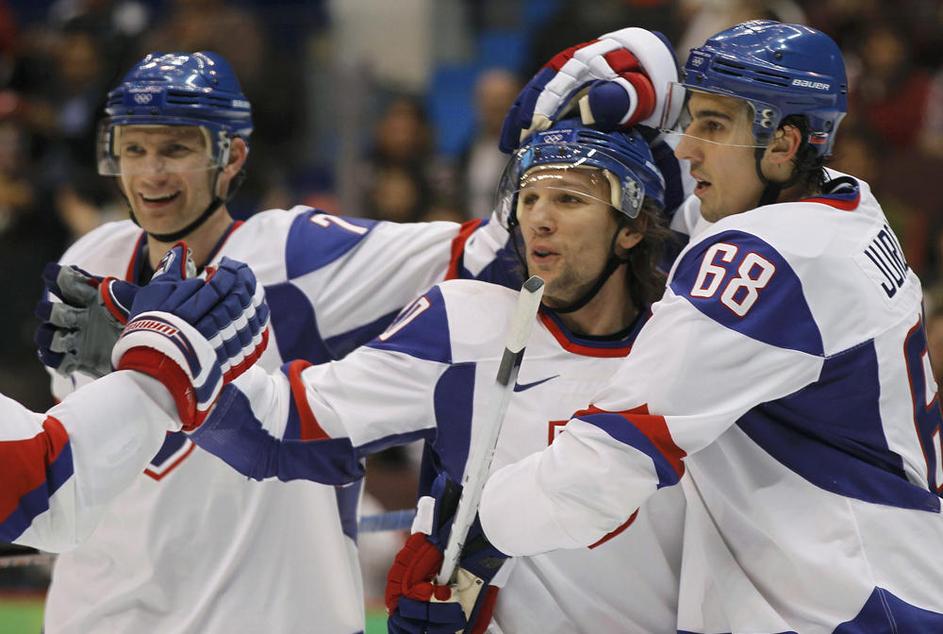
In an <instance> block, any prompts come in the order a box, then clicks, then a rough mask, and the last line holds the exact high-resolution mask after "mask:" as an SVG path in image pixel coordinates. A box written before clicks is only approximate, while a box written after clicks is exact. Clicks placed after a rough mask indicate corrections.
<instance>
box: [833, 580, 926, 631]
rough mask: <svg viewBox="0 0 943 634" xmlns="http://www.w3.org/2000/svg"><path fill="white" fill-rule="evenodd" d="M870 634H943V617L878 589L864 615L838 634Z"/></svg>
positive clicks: (842, 627) (863, 611)
mask: <svg viewBox="0 0 943 634" xmlns="http://www.w3.org/2000/svg"><path fill="white" fill-rule="evenodd" d="M867 632H901V633H903V632H943V614H940V613H939V612H931V611H929V610H924V609H922V608H918V607H917V606H915V605H911V604H909V603H907V602H906V601H904V600H902V599H900V598H898V597H896V596H894V595H893V594H892V593H890V592H888V591H887V590H885V589H884V588H875V589H874V592H872V593H871V596H870V597H869V598H868V600H867V601H866V602H865V604H864V607H863V608H861V612H859V613H858V615H857V616H856V617H855V618H854V619H852V620H851V621H846V622H845V623H842V624H841V625H839V626H838V627H837V628H835V632H834V634H864V633H867Z"/></svg>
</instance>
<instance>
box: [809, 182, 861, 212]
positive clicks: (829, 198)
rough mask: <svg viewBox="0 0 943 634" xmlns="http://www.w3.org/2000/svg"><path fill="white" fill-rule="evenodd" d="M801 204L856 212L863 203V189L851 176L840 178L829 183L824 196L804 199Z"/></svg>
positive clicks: (826, 185)
mask: <svg viewBox="0 0 943 634" xmlns="http://www.w3.org/2000/svg"><path fill="white" fill-rule="evenodd" d="M800 202H804V203H821V204H823V205H828V206H829V207H834V208H835V209H841V210H842V211H854V210H855V209H857V208H858V203H860V202H861V188H860V187H859V186H858V181H856V180H855V179H854V178H852V177H851V176H840V177H839V178H834V179H832V180H830V181H828V182H827V183H826V184H825V192H823V193H822V194H819V195H818V196H814V197H812V198H803V199H802V200H801V201H800Z"/></svg>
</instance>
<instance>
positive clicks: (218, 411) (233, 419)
mask: <svg viewBox="0 0 943 634" xmlns="http://www.w3.org/2000/svg"><path fill="white" fill-rule="evenodd" d="M190 439H191V440H192V441H193V442H195V443H196V444H197V445H198V446H199V447H201V448H202V449H204V450H206V451H208V452H210V453H211V454H213V455H214V456H217V457H219V458H221V459H222V460H223V461H224V462H225V463H226V464H228V465H229V466H231V467H232V468H234V469H235V470H236V471H238V472H239V473H241V474H242V475H244V476H247V477H249V478H252V479H253V480H264V479H266V478H273V477H275V478H278V479H279V480H282V481H285V482H287V481H290V480H312V481H314V482H322V483H324V484H347V483H348V482H353V481H355V480H359V479H360V478H362V477H363V465H361V464H360V456H359V455H358V454H357V452H355V451H354V448H353V446H352V445H351V443H350V440H349V439H347V438H337V439H330V440H313V441H302V440H281V439H278V438H274V437H272V436H271V435H270V434H269V433H268V432H267V431H265V429H263V427H262V423H261V422H260V421H259V420H258V419H257V418H256V417H255V416H254V415H253V413H252V409H251V407H250V406H249V399H247V398H246V396H245V394H243V393H242V392H240V391H239V389H238V388H237V387H236V386H235V385H233V384H229V385H227V386H226V387H225V388H223V392H222V395H221V396H220V398H219V402H218V403H217V405H216V407H215V408H214V409H213V411H212V412H211V413H210V415H209V416H208V417H207V419H206V420H205V421H204V422H203V424H202V425H200V427H199V428H198V429H197V430H196V431H195V432H193V433H192V434H190Z"/></svg>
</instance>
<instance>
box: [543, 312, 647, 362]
mask: <svg viewBox="0 0 943 634" xmlns="http://www.w3.org/2000/svg"><path fill="white" fill-rule="evenodd" d="M651 314H652V312H651V310H643V311H641V312H639V314H638V316H637V317H636V318H635V321H633V322H632V325H631V326H629V327H628V328H627V329H626V331H623V333H624V334H623V333H620V334H621V336H619V337H618V338H617V339H610V338H607V337H587V336H581V335H576V334H574V333H572V332H571V331H570V330H569V329H568V328H567V327H566V326H565V325H564V324H563V322H562V321H561V320H560V316H559V315H557V314H556V313H555V312H553V311H552V310H550V309H548V308H544V307H541V309H540V312H539V313H538V314H537V316H538V317H539V319H540V322H541V323H542V324H543V325H544V327H545V328H546V329H547V330H548V331H550V334H551V335H553V338H554V339H556V340H557V343H559V344H560V346H561V347H562V348H563V349H564V350H567V351H569V352H572V353H573V354H578V355H581V356H584V357H610V358H611V357H624V356H626V355H628V354H629V351H630V350H632V344H633V343H635V338H636V337H637V336H638V333H639V331H640V330H641V329H642V326H644V325H645V322H647V321H648V318H649V317H650V316H651Z"/></svg>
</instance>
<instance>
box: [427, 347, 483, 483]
mask: <svg viewBox="0 0 943 634" xmlns="http://www.w3.org/2000/svg"><path fill="white" fill-rule="evenodd" d="M433 398H434V402H435V420H436V435H435V440H434V441H433V443H432V448H433V450H434V452H435V462H436V465H435V466H436V472H439V471H442V470H445V471H446V472H447V473H448V476H449V477H450V478H451V479H452V480H454V481H455V482H461V481H462V475H463V474H464V473H465V462H466V461H467V460H468V445H469V443H470V442H471V426H472V412H473V411H474V406H473V402H474V398H475V364H474V363H459V364H456V365H453V366H451V367H450V368H449V369H448V370H446V371H445V372H443V373H442V376H441V377H439V381H438V383H436V386H435V393H434V395H433Z"/></svg>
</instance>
